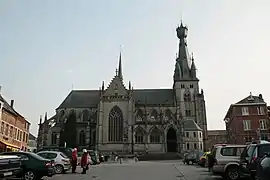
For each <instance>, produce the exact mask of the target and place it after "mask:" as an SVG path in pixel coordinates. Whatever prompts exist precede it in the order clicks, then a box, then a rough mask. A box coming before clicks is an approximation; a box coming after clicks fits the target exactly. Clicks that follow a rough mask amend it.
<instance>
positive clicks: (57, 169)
mask: <svg viewBox="0 0 270 180" xmlns="http://www.w3.org/2000/svg"><path fill="white" fill-rule="evenodd" d="M63 172H64V168H63V166H61V165H59V164H58V165H56V166H55V173H56V174H62V173H63Z"/></svg>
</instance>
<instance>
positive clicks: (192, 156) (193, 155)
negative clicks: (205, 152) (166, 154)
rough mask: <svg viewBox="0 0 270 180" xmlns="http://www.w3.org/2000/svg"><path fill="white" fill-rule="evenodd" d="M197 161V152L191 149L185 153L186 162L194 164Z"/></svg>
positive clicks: (184, 161)
mask: <svg viewBox="0 0 270 180" xmlns="http://www.w3.org/2000/svg"><path fill="white" fill-rule="evenodd" d="M196 162H197V152H195V151H191V152H188V153H186V154H185V156H184V159H183V163H184V164H194V163H196Z"/></svg>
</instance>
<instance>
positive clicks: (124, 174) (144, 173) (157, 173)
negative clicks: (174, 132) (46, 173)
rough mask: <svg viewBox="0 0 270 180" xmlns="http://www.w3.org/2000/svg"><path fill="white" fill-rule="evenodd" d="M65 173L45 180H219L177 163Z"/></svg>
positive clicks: (146, 163) (106, 167)
mask: <svg viewBox="0 0 270 180" xmlns="http://www.w3.org/2000/svg"><path fill="white" fill-rule="evenodd" d="M77 172H78V173H77V174H71V173H67V174H64V175H56V176H53V177H51V178H45V179H46V180H75V179H76V180H112V179H117V180H165V179H166V180H221V178H220V177H213V176H211V175H210V174H209V173H208V172H207V169H205V168H201V167H198V166H195V165H184V164H182V163H181V162H179V161H155V162H154V161H152V162H136V163H135V162H133V163H123V164H100V165H97V166H92V167H91V168H90V170H89V171H88V172H87V174H80V172H81V169H78V170H77Z"/></svg>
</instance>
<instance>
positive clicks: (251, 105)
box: [224, 93, 269, 144]
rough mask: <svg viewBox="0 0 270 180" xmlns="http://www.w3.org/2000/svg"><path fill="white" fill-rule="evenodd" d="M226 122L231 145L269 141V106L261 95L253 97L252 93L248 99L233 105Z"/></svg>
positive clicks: (225, 119)
mask: <svg viewBox="0 0 270 180" xmlns="http://www.w3.org/2000/svg"><path fill="white" fill-rule="evenodd" d="M224 121H225V124H226V130H227V133H228V142H229V143H233V144H246V143H249V142H251V141H253V140H259V139H262V140H268V139H269V116H268V113H267V104H266V102H265V101H264V100H263V97H262V95H261V94H259V96H253V95H252V94H251V93H250V95H249V96H248V97H246V98H244V99H242V100H241V101H239V102H237V103H235V104H231V105H230V107H229V109H228V111H227V113H226V115H225V117H224Z"/></svg>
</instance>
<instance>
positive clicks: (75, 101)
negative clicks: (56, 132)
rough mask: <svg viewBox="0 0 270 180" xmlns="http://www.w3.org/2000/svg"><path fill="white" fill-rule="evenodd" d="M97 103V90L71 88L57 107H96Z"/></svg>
mask: <svg viewBox="0 0 270 180" xmlns="http://www.w3.org/2000/svg"><path fill="white" fill-rule="evenodd" d="M98 103H99V91H98V90H72V91H71V92H70V93H69V95H68V96H67V97H66V99H65V100H64V101H63V102H62V104H60V106H59V107H58V108H57V109H59V108H89V107H97V105H98Z"/></svg>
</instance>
